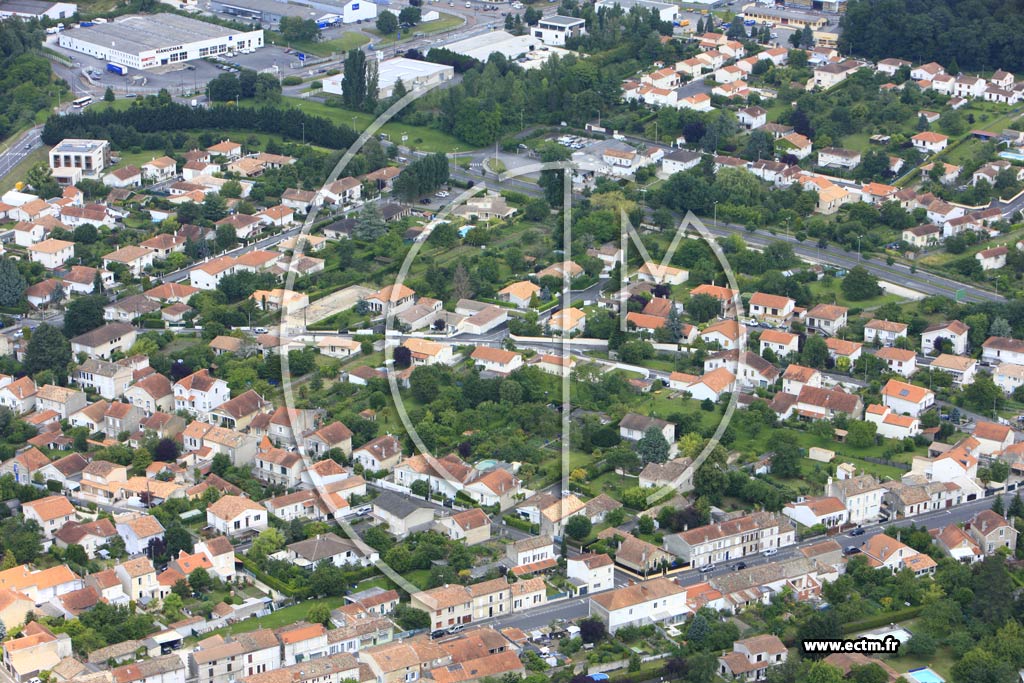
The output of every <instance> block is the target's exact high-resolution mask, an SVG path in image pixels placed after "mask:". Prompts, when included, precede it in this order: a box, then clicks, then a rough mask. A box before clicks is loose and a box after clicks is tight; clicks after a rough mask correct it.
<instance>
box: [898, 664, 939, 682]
mask: <svg viewBox="0 0 1024 683" xmlns="http://www.w3.org/2000/svg"><path fill="white" fill-rule="evenodd" d="M907 675H908V676H910V677H911V678H913V679H914V680H915V681H917V683H946V679H944V678H943V677H942V676H940V675H939V674H937V673H935V672H934V671H932V670H931V669H929V668H928V667H923V668H921V669H911V670H910V671H908V672H907Z"/></svg>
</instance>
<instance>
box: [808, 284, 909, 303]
mask: <svg viewBox="0 0 1024 683" xmlns="http://www.w3.org/2000/svg"><path fill="white" fill-rule="evenodd" d="M840 282H841V281H840V280H838V279H833V280H820V281H818V282H812V283H811V284H810V285H809V286H810V288H811V292H812V293H813V294H814V297H815V299H816V300H819V301H821V302H824V303H833V302H835V303H836V304H838V305H840V306H846V307H847V308H877V307H879V306H882V305H884V304H887V303H890V302H900V301H903V299H902V297H900V296H898V295H896V294H882V295H881V296H876V297H873V298H871V299H865V300H863V301H850V300H849V299H847V298H846V297H845V296H843V290H842V288H841V287H840V286H839V284H840Z"/></svg>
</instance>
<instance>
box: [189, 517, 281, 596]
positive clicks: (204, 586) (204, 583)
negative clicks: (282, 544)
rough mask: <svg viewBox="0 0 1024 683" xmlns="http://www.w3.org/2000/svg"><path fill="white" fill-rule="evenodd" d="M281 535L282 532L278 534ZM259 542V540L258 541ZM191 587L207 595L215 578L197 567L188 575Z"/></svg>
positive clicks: (200, 593)
mask: <svg viewBox="0 0 1024 683" xmlns="http://www.w3.org/2000/svg"><path fill="white" fill-rule="evenodd" d="M278 533H280V532H278ZM257 540H259V539H257ZM188 585H189V587H190V588H191V589H192V590H193V591H194V592H196V593H198V594H199V595H205V594H207V593H209V592H210V589H212V588H213V578H212V577H211V576H210V573H209V572H208V571H206V570H205V569H203V568H202V567H197V568H196V569H193V570H192V573H191V574H189V575H188Z"/></svg>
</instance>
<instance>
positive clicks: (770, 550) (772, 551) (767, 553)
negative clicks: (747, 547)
mask: <svg viewBox="0 0 1024 683" xmlns="http://www.w3.org/2000/svg"><path fill="white" fill-rule="evenodd" d="M761 554H762V555H764V556H765V557H771V556H772V555H778V554H779V549H778V548H768V550H765V551H764V552H763V553H761Z"/></svg>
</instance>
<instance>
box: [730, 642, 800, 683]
mask: <svg viewBox="0 0 1024 683" xmlns="http://www.w3.org/2000/svg"><path fill="white" fill-rule="evenodd" d="M788 656H789V650H787V649H786V645H785V644H784V643H783V642H782V641H781V640H779V637H778V636H776V635H772V634H769V635H763V636H754V637H753V638H744V639H743V640H737V641H736V642H735V643H733V644H732V652H729V653H727V654H724V655H722V656H721V657H719V658H718V675H719V676H721V677H723V678H725V679H726V680H737V681H748V682H752V681H761V680H764V679H765V678H766V677H767V675H768V669H769V668H770V667H773V666H781V665H782V664H785V663H786V659H787V658H788Z"/></svg>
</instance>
